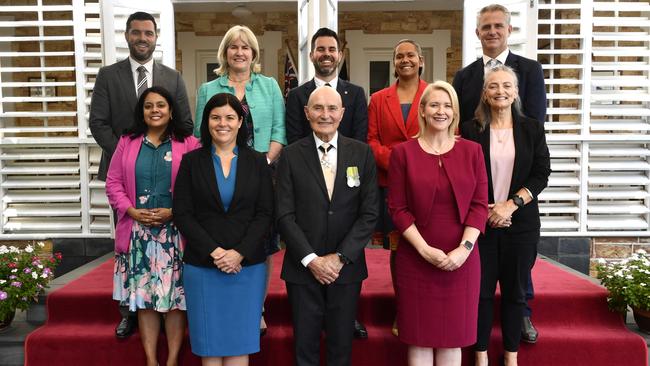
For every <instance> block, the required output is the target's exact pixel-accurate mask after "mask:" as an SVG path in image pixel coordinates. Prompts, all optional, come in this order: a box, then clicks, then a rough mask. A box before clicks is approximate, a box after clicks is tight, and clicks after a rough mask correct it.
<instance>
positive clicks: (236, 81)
mask: <svg viewBox="0 0 650 366" xmlns="http://www.w3.org/2000/svg"><path fill="white" fill-rule="evenodd" d="M250 79H251V77H250V76H249V77H247V78H246V79H242V80H233V79H231V78H230V75H228V80H230V81H232V82H233V83H244V82H246V81H248V80H250Z"/></svg>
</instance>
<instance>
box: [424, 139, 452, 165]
mask: <svg viewBox="0 0 650 366" xmlns="http://www.w3.org/2000/svg"><path fill="white" fill-rule="evenodd" d="M422 141H423V142H424V144H425V145H427V147H428V148H430V149H431V150H432V151H433V153H434V154H435V155H436V156H438V166H439V167H441V166H442V153H443V152H447V150H446V149H447V146H448V145H449V142H450V140H449V139H448V140H446V141H445V142H443V143H442V144H441V145H440V147H439V148H437V149H436V148H435V147H433V145H432V144H430V143H429V141H427V139H425V138H424V137H422ZM452 141H453V140H452Z"/></svg>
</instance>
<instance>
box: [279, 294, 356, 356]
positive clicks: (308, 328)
mask: <svg viewBox="0 0 650 366" xmlns="http://www.w3.org/2000/svg"><path fill="white" fill-rule="evenodd" d="M286 284H287V294H288V296H289V302H290V303H291V310H292V314H293V339H294V351H295V362H296V363H295V364H296V365H297V366H318V365H319V361H320V337H321V332H322V330H323V329H324V330H325V344H326V348H327V365H328V366H349V365H350V363H351V355H352V339H353V336H354V319H355V317H356V313H357V301H358V299H359V294H360V293H361V282H355V283H351V284H342V285H338V284H332V285H320V284H318V283H316V284H314V283H310V284H295V283H289V282H287V283H286Z"/></svg>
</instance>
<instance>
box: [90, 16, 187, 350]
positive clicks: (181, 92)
mask: <svg viewBox="0 0 650 366" xmlns="http://www.w3.org/2000/svg"><path fill="white" fill-rule="evenodd" d="M124 38H125V39H126V42H127V43H128V45H129V57H127V58H126V59H124V60H122V61H119V62H116V63H114V64H112V65H109V66H104V67H102V68H101V69H100V70H99V72H98V73H97V78H96V80H95V86H94V88H93V96H92V99H91V102H90V118H89V122H88V123H89V126H90V132H91V133H92V135H93V138H95V141H96V142H97V144H98V145H99V146H100V147H101V148H102V158H101V161H100V163H99V172H98V173H97V179H99V180H102V181H103V180H106V172H107V171H108V165H109V163H110V162H111V157H112V156H113V152H114V151H115V148H116V147H117V141H118V140H119V139H120V136H121V135H122V133H123V132H124V130H126V129H128V128H130V127H131V125H132V124H133V119H134V115H133V112H134V109H135V106H136V104H137V102H138V97H139V96H140V94H141V93H142V91H144V90H145V89H147V88H149V87H151V86H153V85H156V86H162V87H164V88H165V89H167V91H169V92H170V93H171V95H172V96H174V101H175V102H176V105H177V106H178V111H174V114H176V115H177V116H179V117H180V120H181V121H183V123H184V124H185V126H186V127H187V128H188V129H189V130H190V131H191V130H192V127H193V124H192V115H191V114H190V107H189V104H188V100H187V91H186V90H185V83H184V82H183V79H182V78H181V75H180V73H179V72H178V71H176V70H174V69H171V68H169V67H167V66H165V65H163V64H159V63H157V62H154V60H153V52H154V50H155V49H156V40H157V39H158V30H157V27H156V20H155V19H154V17H153V16H152V15H151V14H149V13H145V12H135V13H133V14H131V15H130V16H129V18H128V19H127V21H126V32H125V33H124ZM115 221H117V220H115ZM120 312H121V313H122V320H121V321H120V323H119V324H118V326H117V328H115V336H116V337H117V338H126V337H128V336H130V335H131V333H133V330H134V329H135V327H136V325H137V317H136V315H135V313H134V312H132V313H130V312H129V311H128V308H126V307H120Z"/></svg>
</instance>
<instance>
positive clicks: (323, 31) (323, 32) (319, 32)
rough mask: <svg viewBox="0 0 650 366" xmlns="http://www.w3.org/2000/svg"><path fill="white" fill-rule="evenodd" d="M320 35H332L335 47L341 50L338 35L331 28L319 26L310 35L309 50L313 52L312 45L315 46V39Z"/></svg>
mask: <svg viewBox="0 0 650 366" xmlns="http://www.w3.org/2000/svg"><path fill="white" fill-rule="evenodd" d="M320 37H332V38H334V39H335V40H336V48H338V49H339V51H340V50H341V41H339V36H338V34H336V32H334V31H333V30H331V29H329V28H321V29H319V30H317V31H316V33H314V35H313V36H311V51H312V52H314V47H316V39H317V38H320Z"/></svg>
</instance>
